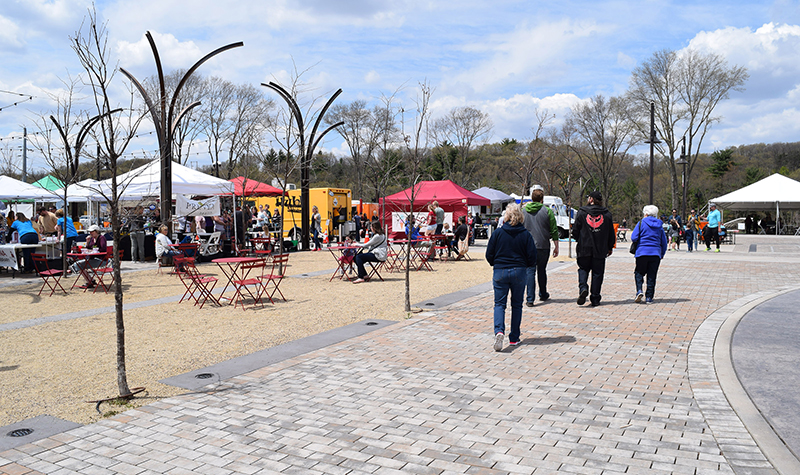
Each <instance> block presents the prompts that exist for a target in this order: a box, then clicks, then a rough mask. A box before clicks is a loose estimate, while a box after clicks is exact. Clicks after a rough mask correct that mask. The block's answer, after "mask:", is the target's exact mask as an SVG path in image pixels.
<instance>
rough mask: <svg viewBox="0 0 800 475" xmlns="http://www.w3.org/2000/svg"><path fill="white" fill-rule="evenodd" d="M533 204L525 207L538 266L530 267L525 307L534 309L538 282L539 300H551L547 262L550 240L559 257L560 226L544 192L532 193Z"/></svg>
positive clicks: (528, 228)
mask: <svg viewBox="0 0 800 475" xmlns="http://www.w3.org/2000/svg"><path fill="white" fill-rule="evenodd" d="M531 200H532V201H531V202H530V203H528V204H526V205H525V208H524V215H525V223H524V224H525V229H527V230H528V231H529V232H530V233H531V236H532V237H533V242H534V243H535V244H536V266H535V267H528V270H527V288H528V297H527V299H525V300H526V301H525V305H527V306H528V307H533V301H534V298H535V296H536V280H537V278H538V280H539V300H540V301H542V302H544V301H546V300H547V299H549V298H550V294H549V293H548V292H547V262H548V261H549V260H550V240H552V241H553V257H554V258H556V257H558V251H559V241H558V225H557V224H556V216H555V214H554V213H553V210H552V209H550V207H549V206H545V205H544V190H542V189H541V188H537V189H535V190H533V191H532V192H531Z"/></svg>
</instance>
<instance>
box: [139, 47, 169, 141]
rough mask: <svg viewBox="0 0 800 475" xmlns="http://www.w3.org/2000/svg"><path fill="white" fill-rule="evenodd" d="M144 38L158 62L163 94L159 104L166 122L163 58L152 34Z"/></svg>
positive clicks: (159, 83)
mask: <svg viewBox="0 0 800 475" xmlns="http://www.w3.org/2000/svg"><path fill="white" fill-rule="evenodd" d="M144 36H146V37H147V41H148V42H149V43H150V49H151V50H153V58H155V60H156V71H158V85H159V88H160V92H161V97H160V98H159V101H158V102H159V104H160V105H161V117H162V119H161V120H164V119H163V117H164V113H165V112H166V110H165V109H166V108H167V104H166V103H165V101H166V97H167V95H166V90H165V85H164V69H163V68H162V67H161V56H159V55H158V48H156V41H155V40H154V39H153V35H151V34H150V32H149V31H148V32H146V33H145V34H144ZM164 127H167V124H164Z"/></svg>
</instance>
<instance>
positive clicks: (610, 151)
mask: <svg viewBox="0 0 800 475" xmlns="http://www.w3.org/2000/svg"><path fill="white" fill-rule="evenodd" d="M564 130H565V137H566V138H567V141H566V143H567V144H568V145H569V147H570V149H571V150H572V151H573V152H574V153H575V154H576V156H577V157H578V159H579V160H580V162H581V165H582V166H583V168H584V169H585V170H586V172H587V173H588V174H589V175H590V176H595V177H596V178H597V181H598V182H599V183H600V186H601V187H602V193H603V196H604V197H605V200H606V203H608V202H610V201H611V200H610V199H609V198H610V197H609V192H610V191H611V190H612V189H613V188H614V184H615V183H616V180H617V173H618V171H619V166H620V164H621V163H622V161H623V160H625V158H626V156H627V154H628V151H629V150H630V149H631V147H633V145H634V143H635V139H636V126H635V124H634V123H633V121H631V120H630V118H629V112H628V109H627V106H626V102H625V100H624V99H622V98H619V97H611V98H609V99H606V98H605V97H603V96H602V95H597V96H595V97H593V98H591V99H590V100H589V101H588V102H584V103H580V104H576V105H575V106H573V108H572V110H571V111H570V112H569V114H568V116H567V120H566V122H565V124H564Z"/></svg>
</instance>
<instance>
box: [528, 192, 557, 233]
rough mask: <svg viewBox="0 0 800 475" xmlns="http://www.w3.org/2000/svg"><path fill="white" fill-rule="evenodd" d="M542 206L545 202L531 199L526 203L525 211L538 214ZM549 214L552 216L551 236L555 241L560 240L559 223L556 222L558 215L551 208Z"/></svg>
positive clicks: (548, 210) (548, 209)
mask: <svg viewBox="0 0 800 475" xmlns="http://www.w3.org/2000/svg"><path fill="white" fill-rule="evenodd" d="M542 206H544V203H539V202H538V201H530V202H528V203H525V211H527V212H528V213H530V214H536V213H538V212H539V210H540V209H541V208H542ZM547 215H548V216H549V217H550V237H551V238H552V239H553V241H558V225H557V224H556V215H555V214H554V213H553V210H552V209H550V208H547Z"/></svg>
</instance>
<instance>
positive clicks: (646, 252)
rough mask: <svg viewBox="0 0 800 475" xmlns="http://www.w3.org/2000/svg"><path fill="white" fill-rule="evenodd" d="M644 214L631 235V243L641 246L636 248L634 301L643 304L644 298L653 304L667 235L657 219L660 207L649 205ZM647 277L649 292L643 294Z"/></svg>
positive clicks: (646, 301)
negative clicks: (643, 285) (643, 286)
mask: <svg viewBox="0 0 800 475" xmlns="http://www.w3.org/2000/svg"><path fill="white" fill-rule="evenodd" d="M642 212H643V213H644V218H643V219H642V220H641V221H639V223H638V224H636V226H635V227H634V228H633V233H631V241H636V240H638V241H639V245H638V246H637V247H636V269H635V270H634V271H633V277H634V279H635V281H636V298H635V299H634V301H635V302H636V303H641V302H642V298H643V297H644V298H645V303H653V297H654V296H655V293H656V275H657V274H658V265H659V264H660V263H661V259H663V258H664V254H666V252H667V235H666V234H665V233H664V228H663V227H662V224H663V223H662V222H661V220H660V219H658V218H656V216H658V207H656V206H654V205H647V206H645V207H644V209H643V210H642ZM645 275H647V292H646V293H642V284H644V276H645Z"/></svg>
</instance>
